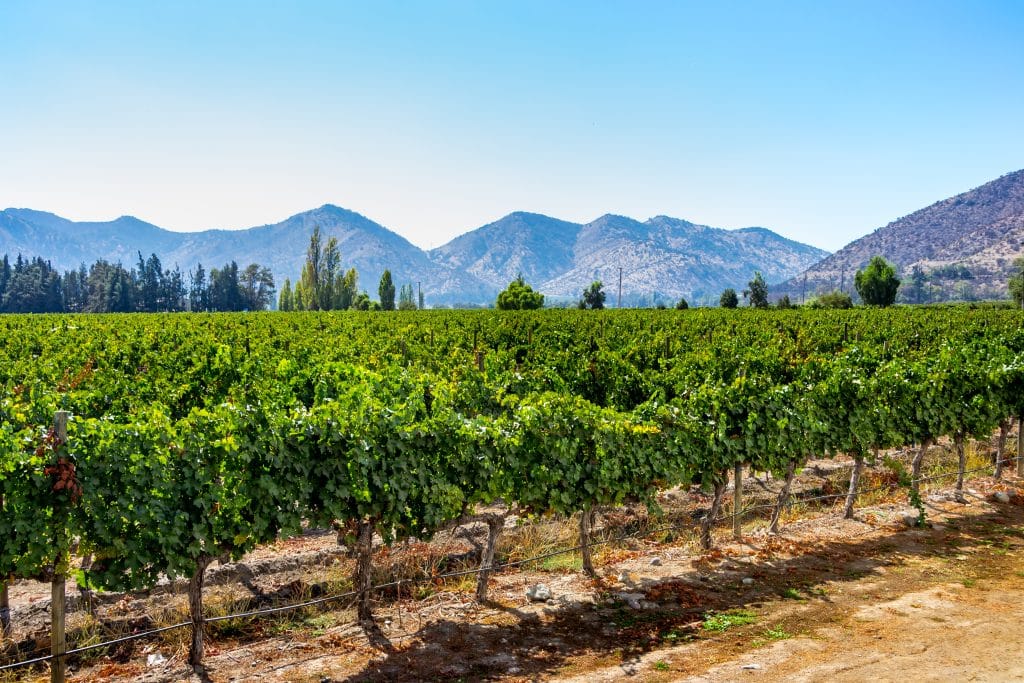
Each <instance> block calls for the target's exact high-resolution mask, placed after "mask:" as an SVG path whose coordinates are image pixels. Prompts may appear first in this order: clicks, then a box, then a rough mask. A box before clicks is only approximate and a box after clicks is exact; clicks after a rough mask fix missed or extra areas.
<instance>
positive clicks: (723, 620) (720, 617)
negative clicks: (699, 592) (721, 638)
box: [702, 610, 757, 633]
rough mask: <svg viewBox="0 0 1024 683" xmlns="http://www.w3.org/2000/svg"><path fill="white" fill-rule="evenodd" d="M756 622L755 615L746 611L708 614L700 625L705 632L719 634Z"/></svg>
mask: <svg viewBox="0 0 1024 683" xmlns="http://www.w3.org/2000/svg"><path fill="white" fill-rule="evenodd" d="M755 621H757V615H755V614H754V613H753V612H748V611H746V610H736V611H731V612H722V613H721V614H710V615H708V616H706V617H705V618H704V623H703V624H702V626H703V628H704V630H705V631H713V632H715V633H721V632H722V631H727V630H729V629H730V628H733V627H736V626H746V625H747V624H753V623H754V622H755Z"/></svg>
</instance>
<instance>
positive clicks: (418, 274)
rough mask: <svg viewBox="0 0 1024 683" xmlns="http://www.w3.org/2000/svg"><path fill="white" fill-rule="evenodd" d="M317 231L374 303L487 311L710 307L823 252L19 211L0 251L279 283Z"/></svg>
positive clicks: (636, 226) (523, 231)
mask: <svg viewBox="0 0 1024 683" xmlns="http://www.w3.org/2000/svg"><path fill="white" fill-rule="evenodd" d="M316 225H319V226H320V229H321V232H322V233H323V234H324V236H325V237H329V236H334V237H337V239H338V246H339V248H340V251H341V255H342V264H343V266H344V267H345V268H349V267H355V268H356V270H357V271H358V272H359V274H360V282H359V287H360V288H361V289H365V290H366V291H367V292H369V293H370V295H371V296H373V297H374V298H375V297H376V292H377V283H378V280H379V278H380V274H381V273H382V272H383V271H384V269H385V268H389V269H390V270H391V272H392V275H393V277H394V281H395V283H396V284H398V285H401V284H405V283H413V284H415V283H422V287H423V292H424V295H425V298H426V300H427V302H428V304H430V305H435V306H436V305H450V304H457V303H462V304H490V303H493V302H494V299H495V296H496V294H497V293H498V291H500V290H501V289H503V288H504V287H505V286H506V285H507V284H508V283H509V282H510V281H511V280H512V279H513V278H515V277H516V276H517V275H518V274H519V273H522V274H523V276H524V277H525V278H526V279H527V281H529V282H530V283H531V284H532V285H533V286H534V287H536V288H538V289H539V290H540V291H542V292H544V293H545V294H547V295H548V296H549V297H553V300H554V301H557V300H559V299H561V300H562V301H569V300H573V299H576V298H578V297H579V295H580V293H581V292H582V290H583V289H584V288H585V287H586V286H587V285H589V284H590V283H591V282H592V281H593V280H602V281H604V283H605V285H606V291H608V293H609V295H610V296H612V297H614V293H615V292H616V289H617V285H618V274H619V268H621V269H622V274H623V294H624V297H623V298H624V303H626V304H630V305H636V304H647V305H649V304H653V303H655V302H657V301H664V302H671V301H673V300H675V299H677V298H678V297H680V296H686V297H687V298H688V299H690V300H692V301H694V302H695V303H699V302H702V301H703V302H717V300H718V295H719V293H720V292H721V291H722V289H724V288H725V287H734V288H736V289H742V288H743V287H745V285H746V283H747V281H749V280H750V278H751V276H752V275H753V273H754V271H755V270H760V271H761V272H762V273H764V275H765V278H766V279H768V280H769V281H772V280H776V281H777V280H782V279H785V278H787V277H792V276H793V275H794V274H795V273H798V272H800V270H801V269H803V268H806V267H808V266H809V265H810V264H812V263H814V262H815V261H817V260H820V259H821V258H822V257H823V256H825V255H826V254H827V252H824V251H822V250H820V249H816V248H814V247H810V246H807V245H804V244H800V243H798V242H793V241H792V240H787V239H785V238H783V237H780V236H779V235H777V234H775V233H773V232H771V231H770V230H766V229H764V228H744V229H741V230H721V229H718V228H710V227H707V226H703V225H695V224H693V223H690V222H688V221H684V220H680V219H677V218H668V217H665V216H658V217H656V218H652V219H650V220H648V221H645V222H640V221H636V220H633V219H632V218H626V217H623V216H612V215H606V216H602V217H601V218H598V219H597V220H595V221H593V222H591V223H587V224H586V225H581V224H577V223H569V222H566V221H561V220H558V219H556V218H551V217H548V216H542V215H540V214H532V213H522V212H520V213H513V214H510V215H509V216H506V217H505V218H502V219H501V220H499V221H496V222H494V223H491V224H489V225H485V226H483V227H482V228H479V229H477V230H473V231H472V232H469V233H467V234H465V235H462V236H460V237H457V238H455V239H454V240H452V241H451V242H449V243H448V244H446V245H444V246H442V247H439V248H437V249H434V250H432V251H431V252H429V253H427V252H425V251H423V250H422V249H419V248H418V247H416V246H415V245H413V244H411V243H410V242H409V241H408V240H406V239H405V238H403V237H401V236H400V235H398V234H396V233H394V232H392V231H390V230H388V229H387V228H385V227H383V226H381V225H379V224H377V223H375V222H373V221H371V220H370V219H368V218H366V217H364V216H361V215H360V214H358V213H354V212H352V211H348V210H346V209H342V208H339V207H337V206H332V205H330V204H328V205H325V206H322V207H320V208H318V209H314V210H312V211H306V212H304V213H300V214H296V215H294V216H292V217H291V218H288V219H286V220H284V221H281V222H280V223H275V224H272V225H264V226H261V227H255V228H249V229H247V230H207V231H203V232H192V233H179V232H171V231H169V230H164V229H162V228H159V227H157V226H155V225H151V224H149V223H145V222H143V221H140V220H138V219H136V218H132V217H129V216H124V217H121V218H118V219H117V220H114V221H109V222H87V223H86V222H74V221H69V220H67V219H64V218H61V217H59V216H55V215H53V214H50V213H43V212H40V211H33V210H29V209H7V210H5V211H0V253H7V254H9V255H11V257H12V258H13V257H14V256H15V255H17V254H19V253H20V254H22V255H24V256H42V257H44V258H46V259H49V260H50V261H51V262H52V263H53V264H54V266H55V267H57V268H58V269H60V270H69V269H72V268H77V267H78V266H79V265H80V264H82V263H85V264H87V265H89V264H92V263H93V262H95V261H96V260H98V259H106V260H108V261H111V262H121V263H122V264H124V265H125V266H126V267H132V266H134V265H135V263H136V262H137V261H138V254H139V252H141V253H142V255H143V256H145V257H148V256H149V255H150V254H152V253H155V254H156V255H157V256H158V257H159V258H160V260H161V262H162V263H163V266H164V268H165V269H172V268H174V267H175V266H177V267H179V268H181V270H182V271H183V272H188V271H191V270H193V269H194V268H195V267H196V265H197V264H199V263H202V264H203V266H204V267H205V268H206V269H207V270H209V269H210V268H217V267H221V266H223V265H224V264H225V263H227V262H228V261H231V260H234V261H236V262H237V263H238V264H239V266H241V267H244V266H246V265H248V264H249V263H254V262H255V263H260V264H262V265H265V266H268V267H269V268H270V269H271V270H272V271H273V273H274V278H275V280H276V282H277V284H278V286H280V285H281V284H283V282H284V279H285V278H286V277H287V278H291V279H292V280H293V281H294V280H295V278H296V277H297V276H298V275H299V273H300V271H301V269H302V263H303V261H304V259H305V253H306V247H307V245H308V243H309V235H310V233H311V232H312V230H313V227H314V226H316Z"/></svg>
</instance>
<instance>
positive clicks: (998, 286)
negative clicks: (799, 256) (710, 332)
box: [772, 170, 1024, 301]
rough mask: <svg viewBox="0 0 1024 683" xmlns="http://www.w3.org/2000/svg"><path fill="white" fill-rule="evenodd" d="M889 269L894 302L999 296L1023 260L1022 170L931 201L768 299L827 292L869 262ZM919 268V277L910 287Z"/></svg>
mask: <svg viewBox="0 0 1024 683" xmlns="http://www.w3.org/2000/svg"><path fill="white" fill-rule="evenodd" d="M875 255H881V256H884V257H885V258H886V259H887V260H888V261H890V262H891V263H894V264H895V265H896V266H897V268H898V270H899V272H900V274H901V277H902V279H903V284H902V285H901V287H900V296H901V299H904V300H908V301H915V300H917V299H919V298H922V297H923V298H926V299H930V300H947V299H963V298H1003V297H1006V296H1007V288H1006V280H1007V278H1008V277H1009V275H1010V270H1011V267H1012V264H1013V261H1014V259H1015V258H1017V257H1019V256H1022V255H1024V170H1020V171H1016V172H1014V173H1009V174H1007V175H1004V176H1002V177H1000V178H997V179H996V180H993V181H992V182H989V183H986V184H984V185H982V186H981V187H977V188H975V189H973V190H970V191H968V192H964V193H963V194H959V195H957V196H955V197H950V198H949V199H944V200H942V201H939V202H935V203H934V204H932V205H931V206H928V207H926V208H923V209H921V210H919V211H915V212H914V213H912V214H910V215H908V216H904V217H903V218H900V219H898V220H895V221H893V222H892V223H889V224H888V225H886V226H885V227H883V228H878V229H877V230H875V231H874V232H872V233H871V234H869V235H866V236H864V237H861V238H860V239H858V240H855V241H853V242H851V243H850V244H848V245H846V246H845V247H843V248H842V249H840V250H839V251H837V252H836V253H834V254H832V255H831V256H829V257H828V258H826V259H824V260H822V261H821V262H819V263H816V264H815V265H813V266H811V267H810V268H808V269H807V270H806V271H805V272H804V273H801V274H800V275H798V276H797V277H795V278H793V279H791V280H789V281H788V282H785V283H783V284H782V285H778V286H774V287H772V293H773V294H782V293H783V292H786V293H789V294H790V295H791V296H792V295H794V294H796V295H797V296H799V295H800V293H801V292H802V291H804V288H805V284H804V278H805V277H806V293H807V295H808V296H811V295H813V294H815V293H820V292H823V291H829V290H831V289H835V288H837V287H839V286H840V284H841V283H845V290H846V291H847V292H852V291H853V276H854V273H856V272H857V270H859V269H860V268H863V267H864V266H865V265H866V264H867V262H868V261H870V260H871V257H872V256H875ZM915 269H919V270H920V273H921V276H923V277H924V278H925V279H926V282H923V283H922V285H921V289H920V291H916V290H914V289H913V287H912V282H911V278H912V274H913V272H914V270H915Z"/></svg>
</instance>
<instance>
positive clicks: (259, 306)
mask: <svg viewBox="0 0 1024 683" xmlns="http://www.w3.org/2000/svg"><path fill="white" fill-rule="evenodd" d="M238 283H239V287H240V288H241V294H242V300H243V306H244V308H245V310H249V311H262V310H265V309H266V308H267V306H269V305H270V302H271V300H272V299H273V297H274V274H273V273H271V272H270V268H267V267H266V266H260V265H259V264H258V263H250V264H249V265H248V266H247V267H246V269H245V270H243V271H242V272H241V274H239V276H238Z"/></svg>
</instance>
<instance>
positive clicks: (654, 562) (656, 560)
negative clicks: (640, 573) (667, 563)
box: [651, 557, 661, 567]
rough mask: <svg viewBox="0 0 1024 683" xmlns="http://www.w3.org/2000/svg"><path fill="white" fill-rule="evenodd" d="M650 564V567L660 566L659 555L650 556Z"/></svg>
mask: <svg viewBox="0 0 1024 683" xmlns="http://www.w3.org/2000/svg"><path fill="white" fill-rule="evenodd" d="M651 566H652V567H660V566H661V558H660V557H652V558H651Z"/></svg>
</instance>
